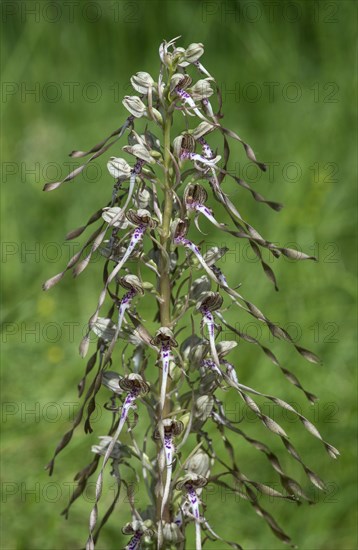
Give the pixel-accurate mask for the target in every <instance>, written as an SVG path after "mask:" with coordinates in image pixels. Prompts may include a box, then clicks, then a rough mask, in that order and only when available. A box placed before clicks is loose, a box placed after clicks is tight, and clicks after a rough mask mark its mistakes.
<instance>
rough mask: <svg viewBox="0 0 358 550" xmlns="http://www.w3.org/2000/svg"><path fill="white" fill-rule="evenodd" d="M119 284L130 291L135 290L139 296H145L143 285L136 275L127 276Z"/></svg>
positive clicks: (121, 278)
mask: <svg viewBox="0 0 358 550" xmlns="http://www.w3.org/2000/svg"><path fill="white" fill-rule="evenodd" d="M119 284H120V285H121V286H123V287H124V288H128V289H129V290H132V289H133V290H135V291H136V292H138V294H144V289H143V285H142V283H141V282H140V280H139V278H138V277H137V276H136V275H125V276H124V277H120V279H119Z"/></svg>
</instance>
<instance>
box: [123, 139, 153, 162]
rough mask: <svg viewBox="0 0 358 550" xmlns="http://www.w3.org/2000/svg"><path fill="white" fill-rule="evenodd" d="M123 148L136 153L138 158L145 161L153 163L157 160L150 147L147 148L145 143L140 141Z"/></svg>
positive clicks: (132, 153) (127, 151) (131, 153)
mask: <svg viewBox="0 0 358 550" xmlns="http://www.w3.org/2000/svg"><path fill="white" fill-rule="evenodd" d="M122 149H123V151H125V152H126V153H129V154H130V155H134V156H135V157H137V158H138V159H141V160H144V161H145V162H148V163H150V164H153V163H154V162H155V160H154V159H153V158H152V156H151V154H150V152H149V151H148V149H146V148H145V147H144V145H142V144H140V143H136V144H135V145H125V146H124V147H123V148H122Z"/></svg>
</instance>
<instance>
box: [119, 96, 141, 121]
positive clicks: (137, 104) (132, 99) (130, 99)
mask: <svg viewBox="0 0 358 550" xmlns="http://www.w3.org/2000/svg"><path fill="white" fill-rule="evenodd" d="M122 103H123V105H124V106H125V108H126V109H127V111H129V112H130V113H131V114H132V115H133V116H135V117H136V118H141V117H142V116H144V115H146V114H147V107H146V106H145V105H144V103H143V101H142V100H141V99H140V98H139V97H137V96H136V95H126V96H125V97H124V99H123V101H122Z"/></svg>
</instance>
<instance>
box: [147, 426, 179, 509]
mask: <svg viewBox="0 0 358 550" xmlns="http://www.w3.org/2000/svg"><path fill="white" fill-rule="evenodd" d="M183 429H184V425H183V423H182V422H181V421H178V420H174V419H173V418H164V419H163V420H162V421H161V423H160V425H159V426H158V427H157V429H156V430H155V432H154V439H157V440H158V439H161V440H162V442H163V452H164V456H165V465H166V478H165V486H164V491H163V496H162V505H161V517H162V516H163V512H164V508H165V505H166V503H167V502H168V497H169V491H170V485H171V479H172V471H173V460H174V453H175V444H174V437H177V436H178V435H180V434H181V433H182V431H183Z"/></svg>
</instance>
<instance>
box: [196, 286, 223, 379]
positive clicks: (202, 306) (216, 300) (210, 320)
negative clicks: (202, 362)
mask: <svg viewBox="0 0 358 550" xmlns="http://www.w3.org/2000/svg"><path fill="white" fill-rule="evenodd" d="M222 303H223V298H222V296H221V295H220V294H219V293H218V292H205V293H203V297H202V298H201V300H200V301H199V303H198V304H197V306H196V308H197V310H198V311H200V313H201V314H202V326H206V327H207V329H208V335H209V343H210V350H211V355H212V357H213V359H214V362H215V365H216V366H217V368H218V369H220V366H219V365H220V362H219V357H218V353H217V351H216V346H215V321H214V316H213V314H212V312H213V311H215V310H216V309H220V307H221V306H222Z"/></svg>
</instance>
